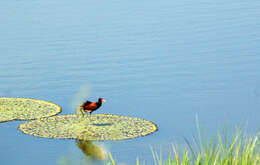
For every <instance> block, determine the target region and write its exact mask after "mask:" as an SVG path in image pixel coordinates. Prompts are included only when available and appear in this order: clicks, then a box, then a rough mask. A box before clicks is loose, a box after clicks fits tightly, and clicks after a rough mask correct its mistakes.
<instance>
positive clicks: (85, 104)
mask: <svg viewBox="0 0 260 165" xmlns="http://www.w3.org/2000/svg"><path fill="white" fill-rule="evenodd" d="M91 103H92V102H91V101H88V100H87V101H85V102H84V103H82V104H81V107H85V106H87V105H89V104H91Z"/></svg>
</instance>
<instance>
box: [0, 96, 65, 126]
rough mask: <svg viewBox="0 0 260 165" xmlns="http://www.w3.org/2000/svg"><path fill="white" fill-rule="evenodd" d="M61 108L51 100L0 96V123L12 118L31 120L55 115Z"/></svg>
mask: <svg viewBox="0 0 260 165" xmlns="http://www.w3.org/2000/svg"><path fill="white" fill-rule="evenodd" d="M61 111H62V108H61V107H60V106H59V105H57V104H54V103H52V102H48V101H43V100H36V99H28V98H8V97H0V123H1V122H7V121H12V120H33V119H39V118H44V117H50V116H54V115H57V114H58V113H60V112H61Z"/></svg>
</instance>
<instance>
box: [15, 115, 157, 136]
mask: <svg viewBox="0 0 260 165" xmlns="http://www.w3.org/2000/svg"><path fill="white" fill-rule="evenodd" d="M19 129H20V130H21V131H22V132H23V133H25V134H29V135H34V136H38V137H45V138H57V139H78V140H121V139H129V138H135V137H138V136H145V135H148V134H151V133H153V132H155V131H157V129H158V128H157V126H156V125H155V124H154V123H152V122H150V121H146V120H144V119H140V118H133V117H129V116H120V115H108V114H94V115H85V116H82V115H76V114H73V115H60V116H53V117H48V118H42V119H38V120H33V121H29V122H25V123H23V124H21V125H20V126H19Z"/></svg>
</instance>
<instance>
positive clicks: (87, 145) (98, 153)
mask: <svg viewBox="0 0 260 165" xmlns="http://www.w3.org/2000/svg"><path fill="white" fill-rule="evenodd" d="M76 143H77V146H78V147H79V149H81V151H82V152H83V153H84V154H85V155H86V157H87V158H88V159H89V160H90V161H98V160H105V159H106V158H107V153H106V151H105V150H103V149H102V148H100V147H98V146H97V145H95V144H93V142H92V141H89V140H76Z"/></svg>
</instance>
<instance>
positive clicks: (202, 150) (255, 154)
mask: <svg viewBox="0 0 260 165" xmlns="http://www.w3.org/2000/svg"><path fill="white" fill-rule="evenodd" d="M259 136H260V132H258V133H256V134H255V135H254V136H246V135H245V134H244V133H243V131H241V130H238V131H237V133H236V134H235V135H231V136H229V135H227V133H224V134H220V133H217V135H216V137H215V138H214V139H213V140H208V139H205V137H201V135H200V131H199V132H198V135H197V137H193V138H192V140H191V141H189V140H188V139H186V138H184V140H185V143H186V145H187V148H181V149H179V148H176V146H175V145H174V144H172V145H171V151H170V153H169V156H168V158H166V159H163V158H162V156H161V154H160V153H158V152H156V151H154V150H153V149H151V152H152V155H153V164H154V165H259V164H260V141H259ZM109 158H110V162H109V163H106V165H117V162H116V161H115V160H114V158H113V157H112V155H111V154H110V156H109ZM139 160H142V159H139V158H137V159H136V165H145V164H146V163H145V161H139Z"/></svg>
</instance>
